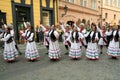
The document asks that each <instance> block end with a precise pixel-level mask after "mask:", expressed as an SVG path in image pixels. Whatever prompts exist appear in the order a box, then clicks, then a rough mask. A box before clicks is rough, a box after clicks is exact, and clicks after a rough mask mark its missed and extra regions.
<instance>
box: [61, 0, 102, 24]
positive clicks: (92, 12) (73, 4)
mask: <svg viewBox="0 0 120 80" xmlns="http://www.w3.org/2000/svg"><path fill="white" fill-rule="evenodd" d="M65 6H67V12H66V14H65V13H64V12H65ZM64 14H65V15H64ZM63 15H64V16H63ZM99 17H100V15H99V8H98V0H59V20H63V21H64V22H67V21H71V20H73V21H77V20H78V19H80V20H82V19H85V20H86V21H90V22H96V21H97V20H98V19H99Z"/></svg>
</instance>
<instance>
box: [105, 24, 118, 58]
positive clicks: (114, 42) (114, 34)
mask: <svg viewBox="0 0 120 80" xmlns="http://www.w3.org/2000/svg"><path fill="white" fill-rule="evenodd" d="M106 35H110V36H111V40H110V43H109V46H108V50H107V54H108V55H109V56H111V57H112V58H113V59H116V58H117V57H120V27H119V29H118V26H115V27H114V30H111V31H107V32H106Z"/></svg>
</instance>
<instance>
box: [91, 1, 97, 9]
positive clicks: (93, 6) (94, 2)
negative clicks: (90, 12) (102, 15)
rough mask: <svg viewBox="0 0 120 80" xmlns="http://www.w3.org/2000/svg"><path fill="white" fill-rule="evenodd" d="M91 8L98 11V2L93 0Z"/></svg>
mask: <svg viewBox="0 0 120 80" xmlns="http://www.w3.org/2000/svg"><path fill="white" fill-rule="evenodd" d="M91 8H92V9H96V0H91Z"/></svg>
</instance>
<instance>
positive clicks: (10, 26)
mask: <svg viewBox="0 0 120 80" xmlns="http://www.w3.org/2000/svg"><path fill="white" fill-rule="evenodd" d="M8 27H9V28H10V34H11V37H12V39H13V42H14V45H15V48H16V49H17V51H18V52H19V54H20V55H22V53H21V51H20V50H19V48H18V46H17V44H16V42H15V40H14V35H15V32H14V29H13V24H12V23H10V24H8Z"/></svg>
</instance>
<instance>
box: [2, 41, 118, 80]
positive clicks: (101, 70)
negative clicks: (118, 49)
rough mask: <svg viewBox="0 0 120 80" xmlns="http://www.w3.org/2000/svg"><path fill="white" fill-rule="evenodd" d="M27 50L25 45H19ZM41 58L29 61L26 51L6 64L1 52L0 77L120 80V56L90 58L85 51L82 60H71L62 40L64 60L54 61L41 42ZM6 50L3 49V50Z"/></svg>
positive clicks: (25, 79) (39, 46) (47, 79)
mask: <svg viewBox="0 0 120 80" xmlns="http://www.w3.org/2000/svg"><path fill="white" fill-rule="evenodd" d="M19 48H20V50H21V51H22V52H23V53H24V50H25V44H23V45H19ZM37 48H38V50H39V53H40V56H41V58H40V59H39V60H38V61H36V62H28V61H27V60H25V58H24V54H23V55H22V56H20V57H19V58H18V59H17V61H16V62H14V63H6V62H5V61H4V60H3V56H2V54H1V55H0V80H120V59H117V60H114V59H111V58H110V57H109V56H107V54H106V49H104V53H103V54H101V55H100V59H99V60H97V61H90V60H87V59H86V57H85V50H84V49H83V50H82V54H83V56H82V59H80V60H71V59H70V58H69V57H68V55H64V53H65V52H66V50H65V48H64V46H63V45H62V43H60V48H61V54H62V57H61V59H60V61H56V62H53V61H50V60H49V58H48V57H47V55H46V54H45V53H46V52H47V51H46V48H45V47H44V46H43V45H39V44H37ZM1 51H2V49H0V53H2V52H1Z"/></svg>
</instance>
